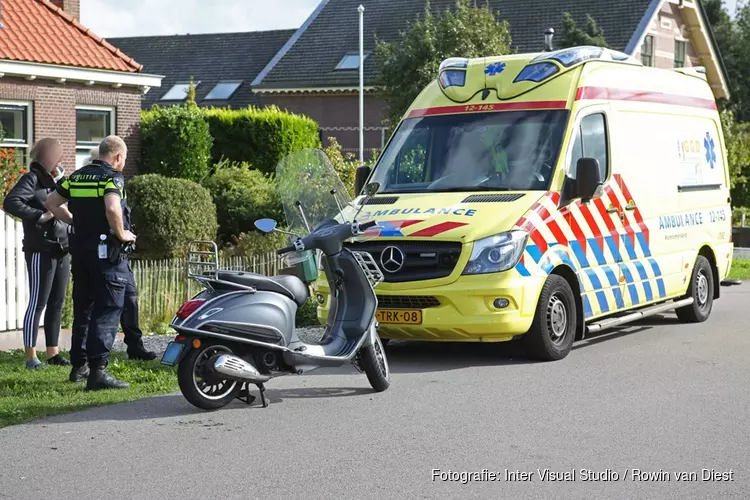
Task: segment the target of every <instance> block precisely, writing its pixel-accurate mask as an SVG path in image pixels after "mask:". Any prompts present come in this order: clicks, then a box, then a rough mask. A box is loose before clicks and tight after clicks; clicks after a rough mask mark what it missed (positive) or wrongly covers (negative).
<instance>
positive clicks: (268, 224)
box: [255, 219, 277, 233]
mask: <svg viewBox="0 0 750 500" xmlns="http://www.w3.org/2000/svg"><path fill="white" fill-rule="evenodd" d="M276 224H277V223H276V221H275V220H273V219H258V220H256V221H255V229H257V230H258V231H260V232H262V233H272V232H273V230H274V229H276Z"/></svg>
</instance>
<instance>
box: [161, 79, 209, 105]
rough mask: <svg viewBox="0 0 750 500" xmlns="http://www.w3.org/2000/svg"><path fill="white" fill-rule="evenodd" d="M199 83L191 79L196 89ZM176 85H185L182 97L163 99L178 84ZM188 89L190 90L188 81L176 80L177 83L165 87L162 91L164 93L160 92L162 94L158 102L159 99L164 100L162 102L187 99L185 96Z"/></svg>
mask: <svg viewBox="0 0 750 500" xmlns="http://www.w3.org/2000/svg"><path fill="white" fill-rule="evenodd" d="M200 84H201V82H200V81H197V82H196V81H193V86H194V87H195V89H196V90H198V86H199V85H200ZM178 85H186V87H185V95H184V96H183V97H181V98H179V99H165V97H166V96H167V94H169V93H170V92H172V90H174V88H175V87H176V86H178ZM189 90H190V81H186V82H177V83H175V84H173V85H172V86H171V87H169V88H168V89H167V91H166V92H164V94H162V96H161V97H160V98H159V102H161V101H164V102H183V101H185V100H187V96H188V91H189Z"/></svg>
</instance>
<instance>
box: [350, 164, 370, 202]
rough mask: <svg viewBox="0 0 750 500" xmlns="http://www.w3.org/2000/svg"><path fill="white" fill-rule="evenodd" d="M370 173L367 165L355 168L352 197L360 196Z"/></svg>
mask: <svg viewBox="0 0 750 500" xmlns="http://www.w3.org/2000/svg"><path fill="white" fill-rule="evenodd" d="M370 172H372V170H371V169H370V167H368V166H367V165H362V166H360V167H357V171H356V172H355V176H354V196H359V195H360V194H362V190H363V189H364V187H365V183H366V182H367V178H368V177H370Z"/></svg>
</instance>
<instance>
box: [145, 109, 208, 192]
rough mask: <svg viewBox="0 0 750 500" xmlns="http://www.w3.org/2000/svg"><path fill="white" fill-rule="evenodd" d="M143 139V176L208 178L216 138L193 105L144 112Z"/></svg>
mask: <svg viewBox="0 0 750 500" xmlns="http://www.w3.org/2000/svg"><path fill="white" fill-rule="evenodd" d="M141 137H142V139H141V168H140V172H141V173H143V174H159V175H163V176H166V177H177V178H181V179H189V180H193V181H197V182H199V181H201V180H202V179H203V178H204V177H205V176H206V175H208V173H209V169H210V165H211V164H210V159H211V147H212V145H213V139H212V138H211V133H210V131H209V128H208V123H207V122H206V119H205V118H204V116H203V112H202V111H201V110H200V109H199V108H198V107H197V106H195V105H194V104H187V105H185V106H169V107H166V108H161V107H159V106H154V107H153V108H151V109H150V110H148V111H143V112H142V113H141Z"/></svg>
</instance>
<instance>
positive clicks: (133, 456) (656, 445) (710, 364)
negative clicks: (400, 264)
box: [0, 284, 750, 500]
mask: <svg viewBox="0 0 750 500" xmlns="http://www.w3.org/2000/svg"><path fill="white" fill-rule="evenodd" d="M722 292H723V293H724V294H725V295H724V297H723V298H722V299H721V300H720V301H719V302H717V304H716V308H715V310H714V313H713V315H712V317H711V319H710V320H709V321H708V322H707V323H704V324H701V325H680V324H678V323H677V322H676V319H675V318H674V316H672V315H665V316H663V317H657V318H655V319H652V320H649V321H647V322H642V323H640V324H637V325H635V326H631V327H629V328H627V329H623V330H619V331H617V332H614V333H610V334H608V335H602V336H599V337H596V338H593V339H591V340H589V341H586V342H582V343H579V344H577V345H576V346H575V349H574V351H573V352H572V353H571V355H570V356H569V357H568V358H567V359H565V360H563V361H560V362H556V363H528V362H525V361H524V360H523V359H522V358H521V357H520V356H519V354H520V353H519V352H518V350H517V347H515V346H513V345H507V344H506V345H468V344H464V345H448V344H442V345H440V344H419V343H403V344H396V345H394V346H393V347H392V348H390V349H389V356H390V359H391V363H392V367H393V371H394V376H393V385H392V386H391V388H390V389H389V390H388V391H387V392H385V393H383V394H373V393H372V392H370V390H369V386H368V384H367V380H366V379H365V377H364V375H360V374H357V373H354V372H352V371H351V370H344V371H340V372H332V371H328V372H325V374H322V375H319V376H304V377H286V378H283V379H279V380H276V381H274V382H272V383H271V384H269V387H270V388H269V392H268V393H269V395H270V397H271V399H272V404H271V406H270V407H269V408H267V409H261V408H257V407H251V408H248V407H245V406H243V405H242V404H239V403H236V404H232V405H231V406H230V407H228V408H226V409H224V410H222V411H219V412H215V413H203V412H198V411H196V410H194V409H193V408H192V407H191V406H189V405H188V404H187V403H186V402H185V401H184V399H183V398H182V397H181V396H180V395H178V394H177V395H168V396H163V397H158V398H153V399H149V400H144V401H139V402H134V403H128V404H122V405H117V406H111V407H106V408H100V409H93V410H89V411H86V412H82V413H77V414H72V415H67V416H60V417H55V418H51V419H48V420H44V421H39V422H36V423H33V424H29V425H23V426H15V427H10V428H5V429H2V430H0V498H11V499H14V500H15V499H19V500H20V499H27V498H57V499H68V498H71V499H72V498H75V499H80V500H83V499H97V500H99V499H104V498H106V499H112V500H117V499H122V500H145V499H152V498H153V499H163V500H167V499H180V500H184V499H198V498H212V499H213V498H221V499H222V500H230V499H237V500H239V499H242V500H246V499H253V498H258V499H273V498H303V499H306V500H309V499H318V498H320V499H329V498H347V499H390V498H393V499H417V498H426V499H427V498H429V499H437V498H441V499H442V498H462V499H467V498H488V499H490V498H492V499H499V498H505V499H508V498H512V499H526V498H529V499H531V498H533V499H537V498H555V499H557V498H565V499H578V498H580V499H597V500H598V499H606V498H612V499H628V498H633V499H645V498H648V499H662V498H664V499H701V500H704V499H713V498H721V499H726V498H731V499H747V498H750V477H749V475H750V431H749V430H748V429H749V428H748V414H750V390H748V384H749V383H750V363H749V362H748V357H749V356H750V327H749V325H750V314H749V313H748V311H749V310H750V285H748V284H746V285H743V286H742V287H735V288H730V289H726V288H725V289H723V290H722ZM433 469H439V472H445V473H447V472H448V471H453V472H468V471H472V472H477V476H479V477H482V476H483V477H485V478H487V477H488V476H490V472H492V473H495V472H498V473H499V480H496V481H489V482H478V481H475V482H470V483H468V484H461V483H460V482H455V481H451V482H448V481H441V480H439V479H436V480H433ZM483 469H486V470H487V472H484V473H482V472H481V471H482V470H483ZM537 469H540V470H541V471H542V472H543V470H544V469H549V470H550V471H552V472H555V473H556V474H555V476H557V478H563V479H564V474H563V473H565V472H568V473H570V472H571V471H575V479H576V481H572V482H560V481H554V482H553V481H549V480H547V481H545V480H542V479H541V478H540V477H539V474H538V472H537ZM634 469H639V471H640V472H634ZM702 469H708V471H709V472H708V473H710V471H711V469H713V470H714V471H715V472H717V473H725V474H724V475H723V476H722V477H723V478H727V479H729V478H730V474H729V471H731V479H732V480H730V481H720V482H719V481H716V480H710V481H703V480H702V479H703V474H704V472H703V471H702ZM582 470H584V472H583V473H582ZM588 470H590V471H591V473H588V472H585V471H588ZM506 471H507V473H508V474H510V473H511V472H512V473H515V474H511V476H512V479H516V480H509V478H508V476H506ZM516 471H518V473H516ZM524 472H531V475H530V478H529V479H525V478H524V474H523V473H524ZM661 472H663V473H667V475H666V477H667V478H668V479H669V480H668V481H667V480H665V476H664V474H661ZM679 472H688V473H692V472H695V473H696V476H695V478H696V480H694V481H687V482H680V481H677V480H676V476H675V473H679ZM645 473H657V474H656V476H646V475H645ZM654 477H655V478H656V479H657V480H656V481H645V480H644V479H646V478H650V479H653V478H654ZM548 479H549V477H548ZM594 479H596V480H594ZM616 479H617V480H616ZM713 479H715V477H713Z"/></svg>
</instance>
